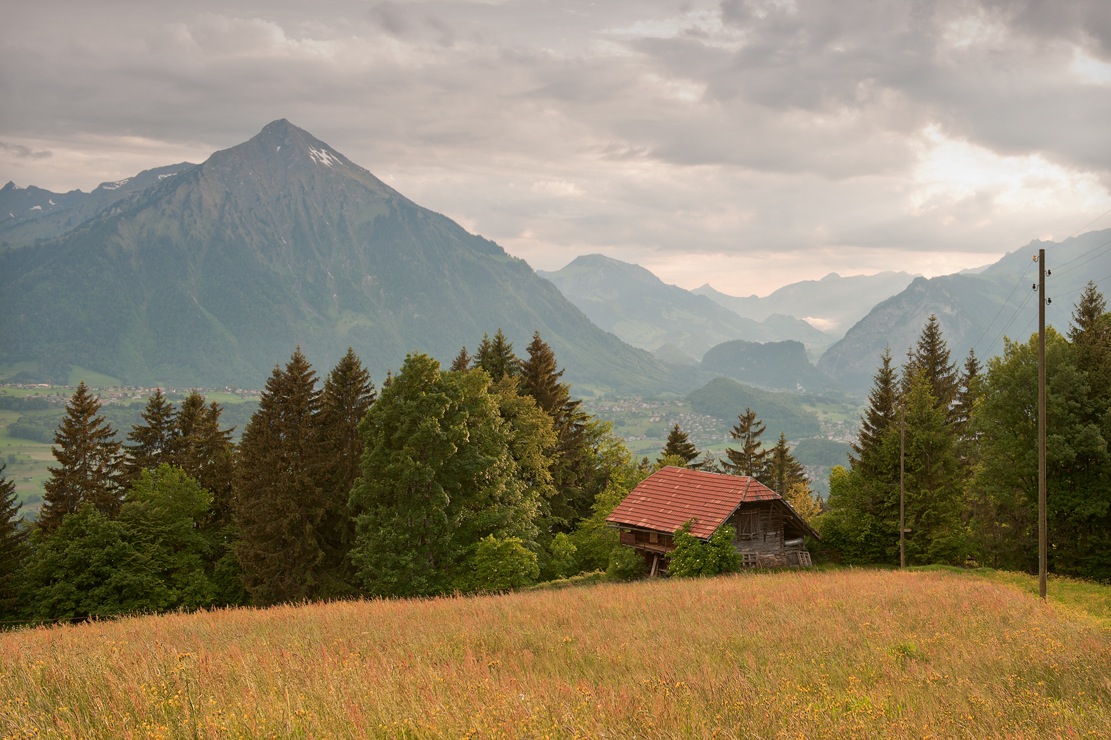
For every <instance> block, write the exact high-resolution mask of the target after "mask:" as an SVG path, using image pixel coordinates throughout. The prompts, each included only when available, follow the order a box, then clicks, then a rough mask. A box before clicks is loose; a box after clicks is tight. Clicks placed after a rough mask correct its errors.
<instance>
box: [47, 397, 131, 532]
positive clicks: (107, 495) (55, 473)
mask: <svg viewBox="0 0 1111 740" xmlns="http://www.w3.org/2000/svg"><path fill="white" fill-rule="evenodd" d="M99 411H100V401H99V399H97V397H96V396H94V395H92V394H91V393H89V389H88V387H87V386H86V385H85V383H84V382H81V383H80V384H79V385H78V386H77V390H76V391H74V393H73V396H72V397H71V398H70V400H69V402H68V403H67V404H66V414H65V416H64V417H63V418H62V421H61V423H60V424H59V426H58V430H57V431H56V432H55V433H54V446H53V447H52V448H51V453H52V454H53V455H54V459H55V460H57V461H58V466H57V467H52V468H50V477H49V478H48V479H47V481H46V483H44V484H43V506H42V509H41V511H40V512H39V528H40V529H41V530H42V531H43V532H44V533H51V532H53V531H54V530H56V529H57V528H58V526H59V525H61V523H62V518H63V517H65V515H66V514H72V513H74V512H76V511H77V510H78V509H79V508H81V505H82V504H91V505H93V506H94V507H96V509H97V510H98V511H100V512H101V513H103V514H104V515H105V516H108V517H114V516H115V515H116V514H117V513H119V509H120V502H121V500H122V497H123V488H122V486H121V485H120V480H121V477H122V457H121V454H120V448H121V445H120V443H119V442H117V441H116V439H115V437H116V431H115V430H114V429H113V428H112V426H111V425H110V424H108V422H107V421H105V420H104V417H103V416H100V415H99V414H98V412H99Z"/></svg>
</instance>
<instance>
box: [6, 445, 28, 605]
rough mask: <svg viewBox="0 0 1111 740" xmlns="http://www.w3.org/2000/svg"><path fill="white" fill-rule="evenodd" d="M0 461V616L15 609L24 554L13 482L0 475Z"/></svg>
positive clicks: (24, 537) (23, 534)
mask: <svg viewBox="0 0 1111 740" xmlns="http://www.w3.org/2000/svg"><path fill="white" fill-rule="evenodd" d="M6 467H7V466H6V465H5V464H4V463H2V462H0V620H6V619H12V618H13V617H15V615H16V613H17V612H18V607H19V596H20V576H21V573H22V570H23V565H24V561H25V560H26V558H27V554H28V551H27V530H26V528H25V527H24V526H23V522H22V520H21V519H20V518H19V500H18V499H17V498H16V495H15V483H14V482H13V481H11V480H8V478H7V477H6V476H5V475H4V469H5V468H6Z"/></svg>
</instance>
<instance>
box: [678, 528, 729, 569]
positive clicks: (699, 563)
mask: <svg viewBox="0 0 1111 740" xmlns="http://www.w3.org/2000/svg"><path fill="white" fill-rule="evenodd" d="M735 534H736V530H734V529H733V527H731V526H729V525H728V524H726V525H724V526H722V527H719V528H718V530H717V531H716V532H714V533H713V534H712V535H710V539H709V540H706V541H705V542H704V541H702V540H700V539H698V538H697V537H695V536H694V535H692V534H691V530H690V524H689V523H687V524H685V525H683V527H682V529H680V530H679V531H677V532H676V533H675V549H674V550H673V551H672V553H671V563H670V565H669V566H668V569H667V572H668V574H669V575H672V576H675V577H678V578H683V577H692V576H696V577H697V576H716V575H721V574H722V573H735V572H736V571H737V569H739V568H740V567H741V555H740V553H738V552H737V548H736V547H734V546H733V536H734V535H735Z"/></svg>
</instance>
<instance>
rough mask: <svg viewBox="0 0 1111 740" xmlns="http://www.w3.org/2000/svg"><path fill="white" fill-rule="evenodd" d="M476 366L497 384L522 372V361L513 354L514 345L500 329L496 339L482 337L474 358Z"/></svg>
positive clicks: (495, 336)
mask: <svg viewBox="0 0 1111 740" xmlns="http://www.w3.org/2000/svg"><path fill="white" fill-rule="evenodd" d="M473 362H474V366H475V367H476V368H478V367H480V368H482V369H483V370H485V371H486V373H487V374H488V375H489V376H490V379H491V380H492V381H494V382H495V383H496V382H498V381H499V380H501V379H502V378H504V377H506V376H509V377H515V376H517V375H519V374H520V372H521V361H520V360H519V359H518V358H517V355H515V354H513V344H512V343H511V342H510V341H509V340H508V339H506V338H505V334H503V333H502V330H501V329H498V331H497V333H496V334H494V338H493V339H490V337H489V336H487V335H485V334H483V335H482V343H481V344H479V345H478V351H477V352H476V353H475V356H474V360H473Z"/></svg>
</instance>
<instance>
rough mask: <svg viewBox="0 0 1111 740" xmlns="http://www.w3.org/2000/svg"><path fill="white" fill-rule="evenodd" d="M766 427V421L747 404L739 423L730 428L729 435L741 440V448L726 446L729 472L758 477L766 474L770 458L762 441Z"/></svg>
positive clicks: (738, 420) (739, 417) (738, 418)
mask: <svg viewBox="0 0 1111 740" xmlns="http://www.w3.org/2000/svg"><path fill="white" fill-rule="evenodd" d="M764 428H765V427H764V422H762V421H760V420H759V419H757V418H756V412H755V411H753V410H752V409H750V408H748V407H747V406H746V407H745V410H744V413H743V414H739V415H738V416H737V423H736V424H734V425H733V428H732V429H730V430H729V436H730V437H732V438H733V439H736V440H738V441H740V442H741V449H739V450H735V449H733V448H731V447H726V448H725V456H726V459H727V460H728V462H726V463H725V468H726V470H727V471H728V472H730V473H732V474H733V475H749V476H752V477H753V478H757V479H759V478H761V477H762V476H763V475H764V471H765V468H766V466H767V458H768V451H767V450H765V449H763V445H762V443H761V442H760V436H761V435H762V434H763V433H764Z"/></svg>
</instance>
